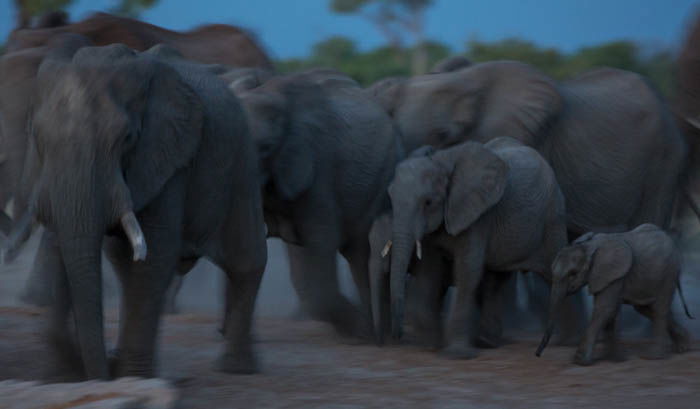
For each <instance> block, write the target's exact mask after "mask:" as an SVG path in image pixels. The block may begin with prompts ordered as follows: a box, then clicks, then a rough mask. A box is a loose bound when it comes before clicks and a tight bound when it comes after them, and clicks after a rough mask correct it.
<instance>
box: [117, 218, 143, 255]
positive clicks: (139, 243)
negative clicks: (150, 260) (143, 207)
mask: <svg viewBox="0 0 700 409" xmlns="http://www.w3.org/2000/svg"><path fill="white" fill-rule="evenodd" d="M121 223H122V228H123V229H124V233H126V237H128V238H129V242H130V243H131V248H132V249H133V250H134V261H144V260H145V259H146V254H147V253H148V248H147V247H146V239H145V237H144V236H143V231H141V225H139V221H138V220H136V216H135V215H134V212H131V211H129V212H126V213H124V215H123V216H122V218H121Z"/></svg>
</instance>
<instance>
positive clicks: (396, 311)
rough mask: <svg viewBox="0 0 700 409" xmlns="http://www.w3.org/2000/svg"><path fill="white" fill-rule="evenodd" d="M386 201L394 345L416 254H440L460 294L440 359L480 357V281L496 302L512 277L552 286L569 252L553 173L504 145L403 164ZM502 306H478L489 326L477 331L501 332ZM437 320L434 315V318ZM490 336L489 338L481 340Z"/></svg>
mask: <svg viewBox="0 0 700 409" xmlns="http://www.w3.org/2000/svg"><path fill="white" fill-rule="evenodd" d="M388 192H389V196H390V198H391V209H392V216H393V222H392V235H391V249H390V250H391V260H390V262H391V271H390V284H389V288H390V294H391V295H390V299H391V306H390V308H391V323H392V324H391V333H392V336H393V337H394V338H397V339H398V338H400V337H401V335H402V321H403V315H404V303H405V301H404V300H405V287H406V272H407V268H408V266H409V263H410V262H411V260H412V254H413V252H414V250H415V256H416V258H417V259H418V261H419V262H420V261H422V260H421V259H425V260H427V262H428V263H429V264H430V263H432V260H434V258H435V257H439V256H440V255H441V254H446V255H447V256H448V257H449V259H450V261H451V265H450V267H451V275H452V279H453V282H454V285H455V287H456V289H455V296H454V299H453V300H452V305H451V308H450V314H449V322H448V323H447V331H446V338H447V339H446V347H445V349H443V351H442V353H443V354H444V355H446V356H447V357H450V358H459V359H468V358H472V357H474V356H476V350H475V349H474V348H473V347H472V345H471V342H472V338H473V337H472V332H473V331H472V329H471V328H470V326H469V325H467V324H468V323H469V322H471V318H472V311H473V306H474V304H475V298H476V290H477V288H478V286H479V285H480V284H481V283H482V278H484V277H488V278H489V280H493V281H492V283H493V284H491V285H493V286H494V288H493V290H490V292H491V291H492V293H493V294H499V293H500V291H499V287H502V286H503V284H505V282H506V281H507V279H508V278H509V277H510V274H511V273H513V272H516V271H535V272H538V273H539V274H541V275H542V276H543V277H545V278H547V279H551V273H550V270H549V268H550V266H551V262H552V260H553V259H554V256H555V255H556V254H557V252H558V251H559V249H561V248H562V247H564V246H565V245H566V243H567V237H566V212H565V203H564V197H563V195H562V193H561V190H560V189H559V186H558V184H557V181H556V178H555V176H554V173H553V171H552V169H551V168H550V167H549V165H548V164H547V162H546V161H545V160H544V158H543V157H542V156H541V155H540V154H539V153H537V151H535V150H534V149H532V148H530V147H527V146H525V145H524V144H523V143H522V142H520V141H518V140H516V139H513V138H510V137H500V138H496V139H493V140H491V141H489V142H488V143H486V144H482V143H479V142H471V141H470V142H464V143H462V144H458V145H455V146H453V147H450V148H447V149H443V150H438V151H436V152H435V153H434V154H432V155H428V156H425V157H422V158H409V159H406V160H405V161H402V162H401V163H400V164H399V165H398V166H397V168H396V173H395V176H394V179H393V180H392V182H391V184H390V185H389V189H388ZM434 281H440V280H434ZM436 286H437V284H436ZM379 288H381V287H379ZM500 298H501V297H498V296H492V297H487V298H485V299H484V303H485V304H491V305H486V306H484V311H489V312H490V314H489V316H487V317H482V318H481V322H482V323H483V322H490V323H491V324H490V325H487V326H483V325H482V328H500V313H499V309H500V308H499V306H500V304H501V300H500ZM431 305H434V304H431ZM437 314H438V312H437V311H435V310H433V315H432V316H433V317H436V316H437ZM495 335H497V336H500V334H499V333H497V334H495ZM492 336H493V335H492V334H485V337H486V339H487V340H488V339H489V338H491V337H492ZM481 337H483V335H482V334H480V338H481ZM489 343H495V342H494V341H490V342H489Z"/></svg>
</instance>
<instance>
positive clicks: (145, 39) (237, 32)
mask: <svg viewBox="0 0 700 409" xmlns="http://www.w3.org/2000/svg"><path fill="white" fill-rule="evenodd" d="M46 20H50V21H52V23H51V24H48V27H45V28H42V27H38V28H21V29H17V30H14V31H12V32H11V33H10V35H9V37H8V39H7V44H6V50H7V51H8V52H10V51H15V50H18V49H23V48H32V47H38V46H42V45H45V44H46V43H47V42H48V41H49V40H50V39H51V38H53V37H55V36H56V35H58V34H60V33H75V34H80V35H83V36H85V37H87V38H89V39H90V40H92V41H93V42H94V43H95V45H98V46H101V45H109V44H115V43H122V44H125V45H127V46H129V47H131V48H133V49H135V50H138V51H144V50H147V49H149V48H151V47H153V46H154V45H157V44H167V45H169V46H171V47H173V48H175V49H176V50H178V51H179V52H180V53H182V55H184V56H185V58H187V59H189V60H192V61H197V62H200V63H204V64H214V63H218V64H224V65H228V66H231V67H260V68H266V69H272V67H273V65H272V62H271V61H270V59H269V58H268V56H267V55H266V53H265V51H264V50H263V49H262V47H261V46H260V45H259V44H257V43H256V40H255V39H254V38H253V36H252V35H251V34H250V33H247V32H245V31H244V30H242V29H240V28H238V27H234V26H230V25H226V24H209V25H204V26H201V27H198V28H195V29H193V30H190V31H186V32H177V31H170V30H167V29H164V28H161V27H158V26H154V25H152V24H148V23H144V22H142V21H138V20H134V19H131V18H126V17H120V16H115V15H111V14H107V13H95V14H93V15H92V16H90V17H88V18H86V19H84V20H82V21H78V22H75V23H73V24H62V23H63V22H64V21H61V19H60V18H59V19H55V18H46ZM63 20H65V18H63Z"/></svg>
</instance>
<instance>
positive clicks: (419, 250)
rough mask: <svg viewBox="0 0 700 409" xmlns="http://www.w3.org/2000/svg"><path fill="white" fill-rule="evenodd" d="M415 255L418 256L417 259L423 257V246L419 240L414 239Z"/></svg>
mask: <svg viewBox="0 0 700 409" xmlns="http://www.w3.org/2000/svg"><path fill="white" fill-rule="evenodd" d="M416 257H418V260H422V259H423V247H422V246H421V244H420V240H416Z"/></svg>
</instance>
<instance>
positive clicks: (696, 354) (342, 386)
mask: <svg viewBox="0 0 700 409" xmlns="http://www.w3.org/2000/svg"><path fill="white" fill-rule="evenodd" d="M33 243H34V244H35V242H33ZM275 246H277V247H275ZM31 247H32V246H30V248H31ZM271 249H272V250H273V251H272V252H271V262H270V268H269V269H268V270H270V271H268V273H267V275H266V278H265V281H264V283H263V288H262V290H261V296H260V302H259V304H258V311H259V312H260V314H261V316H259V317H258V319H257V321H256V325H255V338H256V341H257V342H256V348H257V351H258V354H259V357H260V361H261V370H262V371H261V373H260V374H257V375H251V376H231V375H225V374H221V373H218V372H216V371H214V369H213V366H214V361H215V360H216V358H217V357H218V355H219V353H220V351H221V350H222V348H223V340H222V339H221V337H220V335H219V334H218V332H217V331H216V328H217V324H218V314H217V308H218V301H217V297H216V296H212V294H218V289H217V285H216V283H217V282H218V281H217V280H218V276H217V273H216V271H212V269H211V268H207V267H206V266H204V267H201V268H200V270H202V271H198V272H193V273H191V274H192V275H193V276H192V278H188V279H187V282H186V286H187V288H186V291H185V294H184V295H183V298H182V303H181V304H182V305H181V306H182V310H183V313H182V314H180V315H175V316H168V317H166V318H165V321H164V324H163V327H162V335H161V340H160V376H162V377H163V378H165V379H167V380H170V381H172V382H173V383H174V384H175V385H176V387H177V388H178V390H179V391H180V393H181V407H182V408H206V409H218V408H232V407H250V408H297V407H299V408H343V409H346V408H348V409H349V408H367V407H376V408H394V407H396V408H452V407H455V408H457V407H459V408H472V407H473V408H572V407H576V408H579V407H580V408H602V407H605V408H638V409H645V408H649V409H652V408H653V409H657V408H659V407H662V408H664V409H673V408H697V407H698V406H699V405H698V399H700V342H696V343H695V345H694V351H692V352H689V353H687V354H684V355H674V356H673V357H672V358H671V359H668V360H664V361H646V360H642V359H640V358H638V354H639V351H640V349H641V348H642V347H643V346H644V342H643V341H640V340H639V339H638V338H636V337H629V336H628V337H627V339H626V340H625V344H626V345H627V347H628V350H629V359H628V360H627V361H626V362H623V363H610V362H599V363H597V364H596V365H594V366H591V367H586V368H582V367H577V366H574V365H572V364H570V363H569V359H570V357H571V355H572V354H573V348H565V347H556V346H550V347H549V348H548V349H547V350H546V351H545V354H544V355H543V357H541V358H536V357H535V356H534V350H535V348H536V346H537V342H538V337H539V334H537V333H536V332H533V333H518V334H515V336H514V339H515V340H516V341H515V342H513V343H511V344H509V345H507V346H505V347H503V348H500V349H498V350H483V351H482V353H481V355H480V356H479V357H478V358H477V359H474V360H471V361H449V360H445V359H443V358H441V357H439V356H437V355H436V354H434V353H432V352H429V351H423V350H420V349H418V348H416V347H413V346H389V347H383V348H378V347H376V346H373V345H348V344H347V343H344V342H342V340H339V339H338V338H337V337H335V336H334V335H333V333H332V331H331V330H330V328H329V327H327V326H326V325H324V324H320V323H316V322H311V321H295V320H292V319H290V318H287V317H288V316H289V315H290V314H291V313H292V312H293V310H294V308H295V306H296V300H295V298H294V297H293V296H292V295H291V293H290V290H289V283H288V278H287V274H286V271H285V269H286V265H285V263H284V261H283V253H281V252H280V251H279V250H280V249H279V246H278V245H277V244H273V247H272V248H271ZM30 260H31V252H28V253H26V254H23V255H22V256H21V257H20V258H19V260H18V262H17V263H15V264H13V265H11V266H7V267H5V268H4V269H2V271H0V275H2V277H3V278H2V280H1V281H0V380H2V379H12V378H14V379H26V380H30V379H43V378H44V377H45V376H46V375H47V372H48V364H47V362H48V358H49V356H48V352H47V351H46V348H45V344H44V342H43V339H42V328H43V325H44V322H45V319H44V318H45V314H46V312H45V311H44V310H42V309H38V308H29V307H26V306H22V305H21V304H20V303H18V301H17V295H18V294H19V292H20V290H21V288H22V286H23V284H24V279H25V278H26V272H27V270H28V265H29V262H30ZM696 277H697V276H696ZM110 280H112V279H111V278H109V277H108V278H107V279H106V281H107V282H106V287H107V289H108V293H113V292H114V291H115V289H114V288H113V286H114V282H113V281H110ZM684 280H691V281H692V280H695V281H692V282H690V283H689V284H690V285H689V286H687V287H686V289H687V288H689V287H690V288H691V289H692V288H694V287H700V286H699V285H697V284H698V283H697V278H690V277H687V278H686V279H684ZM686 292H687V293H690V294H689V295H690V297H689V298H691V300H690V303H691V309H694V310H696V312H697V310H698V309H700V308H698V307H697V306H698V305H700V302H698V301H700V300H698V294H700V291H693V290H691V291H686ZM203 294H204V295H206V296H203ZM203 300H204V301H203ZM107 306H108V313H107V335H108V338H109V341H110V342H114V337H115V332H116V325H117V323H116V314H115V309H114V306H115V302H114V299H113V298H108V300H107ZM697 321H698V320H696V322H693V323H692V324H693V325H691V326H690V327H691V328H692V327H693V326H696V325H697ZM686 323H690V322H688V321H686ZM696 328H697V327H696ZM696 334H697V333H696Z"/></svg>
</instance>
